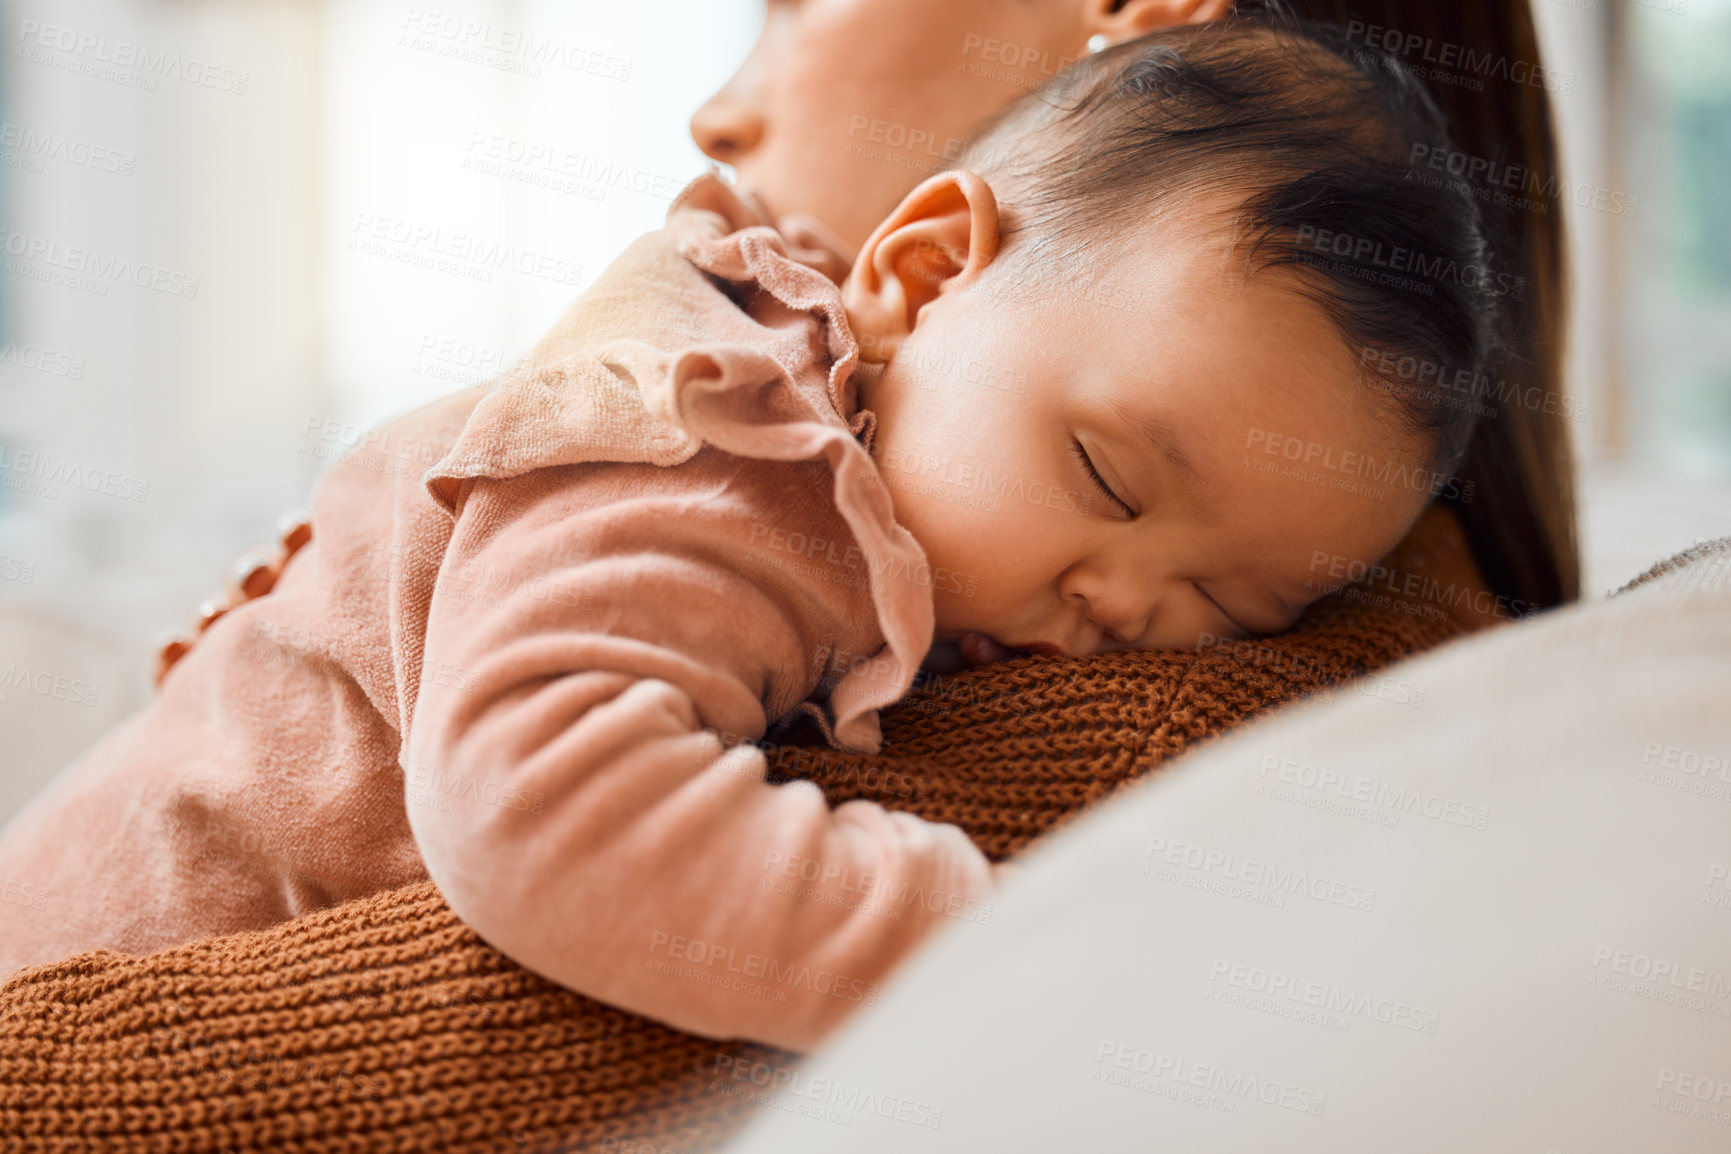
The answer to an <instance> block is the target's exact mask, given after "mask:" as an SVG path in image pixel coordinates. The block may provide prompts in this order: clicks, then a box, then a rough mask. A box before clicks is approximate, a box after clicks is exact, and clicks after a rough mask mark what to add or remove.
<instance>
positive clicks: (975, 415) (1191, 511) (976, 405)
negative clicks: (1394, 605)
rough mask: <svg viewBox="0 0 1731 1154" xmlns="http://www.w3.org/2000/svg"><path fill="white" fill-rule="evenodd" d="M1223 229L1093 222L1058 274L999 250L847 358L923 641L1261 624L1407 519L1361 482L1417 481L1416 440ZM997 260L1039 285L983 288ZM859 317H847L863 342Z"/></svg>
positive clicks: (1197, 219)
mask: <svg viewBox="0 0 1731 1154" xmlns="http://www.w3.org/2000/svg"><path fill="white" fill-rule="evenodd" d="M1217 219H1218V218H1215V217H1209V218H1203V217H1201V216H1199V215H1193V216H1190V217H1186V218H1183V219H1170V218H1169V219H1168V220H1167V221H1166V222H1165V223H1164V224H1163V225H1160V226H1158V227H1154V226H1144V227H1142V228H1139V229H1137V230H1136V231H1135V232H1134V234H1132V235H1120V236H1118V237H1116V238H1109V239H1108V240H1107V246H1106V247H1107V251H1106V253H1104V254H1103V255H1101V256H1099V257H1096V258H1094V262H1093V263H1092V265H1091V266H1090V267H1088V268H1087V269H1086V271H1085V273H1083V274H1082V279H1079V280H1072V281H1071V282H1070V283H1069V284H1067V285H1066V284H1063V283H1061V279H1062V278H1060V277H1059V276H1058V275H1056V274H1055V271H1054V270H1049V269H1048V270H1040V269H1038V268H1032V269H1029V270H1027V271H1026V272H1024V273H1020V274H1018V273H1016V272H1014V271H1012V269H1011V267H1010V264H1011V262H1010V261H1008V260H1007V259H1005V258H997V259H995V260H994V261H993V263H992V264H991V265H990V266H988V267H986V268H985V269H984V270H983V271H982V272H981V273H980V274H979V275H978V277H977V278H976V279H974V280H973V281H972V283H969V284H966V285H962V284H959V283H958V284H947V285H945V286H944V291H942V292H940V293H939V294H938V295H937V296H936V297H935V298H934V299H931V300H930V301H929V303H927V304H925V305H924V306H923V307H922V308H920V309H919V311H918V315H917V321H916V323H915V324H914V326H913V328H912V330H911V332H908V333H906V334H905V337H903V338H902V340H901V343H900V345H899V347H896V348H895V349H894V352H893V355H892V356H890V358H889V360H888V363H887V365H885V366H884V368H883V370H882V373H881V376H875V377H874V376H873V374H872V372H871V371H870V370H869V369H868V371H867V372H866V373H864V374H862V376H861V378H860V389H861V393H860V403H861V404H862V405H863V406H864V407H866V408H870V409H873V410H875V411H876V413H877V417H878V431H877V435H876V441H875V444H874V446H873V456H874V459H875V460H876V462H877V465H878V468H879V471H880V473H881V474H882V476H883V478H884V481H885V483H886V484H887V485H888V486H889V490H890V494H891V498H892V501H893V504H894V508H895V513H896V517H897V519H898V520H899V521H900V522H901V523H902V524H903V525H905V526H906V527H907V528H908V529H909V530H910V531H911V532H912V533H913V534H914V536H915V537H916V538H917V539H918V540H919V542H920V543H921V545H922V546H923V547H924V548H925V550H926V554H927V559H928V560H929V561H930V562H931V565H932V567H933V569H932V572H933V577H932V588H933V593H934V597H935V601H936V611H937V633H936V637H937V640H938V641H956V640H959V639H962V638H963V635H964V634H969V633H977V634H984V635H986V636H988V637H989V638H991V639H993V640H995V641H996V642H997V643H998V644H999V645H1001V646H1004V647H1007V648H1010V649H1030V648H1034V649H1040V648H1045V647H1052V649H1053V650H1054V651H1058V652H1062V653H1063V654H1066V655H1069V656H1084V655H1089V654H1096V653H1103V652H1107V651H1110V650H1114V649H1123V648H1143V649H1182V648H1194V647H1196V646H1197V645H1198V644H1199V643H1201V642H1202V641H1203V637H1202V635H1203V634H1214V635H1217V636H1226V637H1242V636H1246V635H1251V634H1263V633H1273V632H1278V631H1280V630H1282V629H1285V628H1286V627H1287V626H1289V625H1291V624H1292V623H1293V622H1294V621H1295V620H1296V619H1297V618H1298V616H1299V615H1300V614H1301V613H1302V611H1303V610H1304V608H1305V606H1307V605H1308V604H1310V603H1311V602H1312V601H1314V600H1316V599H1317V598H1318V597H1321V596H1322V595H1323V594H1324V593H1325V592H1326V591H1327V590H1326V589H1325V588H1324V586H1325V585H1326V584H1327V582H1328V574H1329V571H1330V570H1331V569H1333V571H1335V572H1339V571H1340V566H1341V565H1343V564H1348V563H1351V562H1355V561H1361V562H1367V563H1368V562H1374V561H1376V560H1378V559H1379V558H1381V557H1382V556H1384V555H1385V554H1387V553H1388V551H1389V550H1391V549H1392V548H1393V547H1394V546H1395V545H1396V544H1397V543H1398V542H1399V541H1400V540H1401V538H1402V536H1403V535H1404V534H1405V532H1406V531H1407V529H1408V528H1409V527H1410V526H1411V525H1412V523H1413V522H1414V521H1415V520H1416V519H1417V517H1418V515H1419V513H1420V512H1421V511H1422V509H1423V507H1424V505H1425V503H1426V501H1427V500H1428V498H1429V490H1428V488H1427V487H1425V486H1424V485H1422V484H1421V485H1417V486H1415V485H1413V484H1410V483H1409V484H1404V485H1403V484H1390V483H1387V482H1386V481H1384V482H1379V481H1378V480H1377V474H1380V473H1382V469H1383V465H1384V463H1385V462H1388V461H1391V460H1392V461H1394V462H1395V463H1396V468H1395V470H1394V472H1393V475H1394V476H1397V477H1398V476H1409V477H1410V476H1419V477H1422V476H1425V474H1423V473H1422V470H1423V468H1424V446H1423V445H1422V444H1421V443H1420V442H1419V441H1418V440H1417V439H1416V438H1413V437H1411V436H1410V435H1409V434H1406V433H1404V432H1403V431H1401V430H1400V429H1399V428H1398V426H1396V425H1395V424H1394V423H1393V421H1392V418H1390V417H1389V416H1388V415H1387V414H1386V411H1385V410H1384V409H1383V408H1381V407H1380V406H1378V405H1376V404H1375V403H1374V399H1373V397H1372V396H1371V386H1369V385H1367V384H1364V383H1361V382H1360V381H1359V379H1358V375H1359V369H1358V364H1357V361H1358V358H1357V357H1356V356H1355V355H1354V352H1353V350H1351V349H1349V348H1347V347H1346V345H1345V343H1344V342H1343V340H1342V338H1341V337H1340V335H1339V333H1338V330H1337V329H1336V328H1335V327H1334V326H1333V325H1332V324H1331V323H1330V321H1329V320H1328V318H1327V317H1326V316H1325V315H1324V313H1323V312H1322V310H1321V309H1320V307H1319V306H1317V305H1315V304H1313V303H1312V302H1310V301H1309V300H1307V299H1306V298H1305V297H1304V296H1303V295H1301V294H1300V293H1299V292H1297V291H1295V285H1296V283H1297V282H1296V280H1295V279H1294V278H1293V277H1291V275H1290V274H1289V273H1286V272H1283V271H1271V272H1268V273H1262V274H1258V275H1255V276H1252V277H1248V278H1247V277H1246V275H1245V264H1244V259H1243V257H1242V256H1241V255H1236V256H1235V255H1232V254H1231V252H1230V245H1229V242H1228V238H1227V235H1226V233H1225V231H1224V229H1223V228H1222V227H1220V226H1219V224H1218V223H1215V222H1217ZM864 259H866V254H862V260H864ZM856 267H858V266H856ZM1017 275H1020V276H1022V277H1024V278H1027V279H1036V278H1037V279H1039V280H1040V281H1041V282H1042V283H1045V282H1046V281H1048V280H1049V281H1050V287H1046V288H1040V289H1037V290H1036V291H1032V292H1027V291H1023V292H1004V291H1002V290H1003V289H1004V288H1005V287H1006V282H1008V281H1010V280H1011V279H1012V278H1013V277H1015V276H1017ZM961 279H966V278H961ZM851 312H852V310H851V309H850V315H851ZM875 324H876V322H875V321H874V320H873V319H872V317H871V316H870V315H864V316H862V317H861V318H859V319H858V320H857V321H856V328H861V327H863V328H864V330H865V331H862V332H860V333H859V336H860V339H861V343H862V347H863V348H864V349H865V350H866V353H867V354H868V356H869V354H870V352H871V350H872V348H873V347H874V342H876V341H878V338H879V334H878V333H875V332H874V331H872V330H873V328H874V325H875ZM892 343H893V342H888V341H885V342H882V344H880V345H879V346H878V347H890V346H891V345H892ZM1381 399H1382V400H1384V401H1386V400H1387V398H1386V397H1385V398H1381ZM1270 446H1273V449H1274V451H1272V452H1271V451H1269V450H1270ZM1295 449H1296V450H1297V453H1296V455H1297V457H1298V460H1297V462H1296V463H1295V462H1294V461H1292V460H1290V459H1289V458H1290V457H1291V456H1293V455H1295V454H1294V450H1295ZM1078 450H1079V451H1080V452H1081V453H1085V454H1086V457H1087V459H1088V461H1089V462H1091V463H1092V466H1093V468H1094V469H1095V470H1097V471H1098V473H1099V477H1100V480H1101V481H1103V482H1104V485H1105V487H1106V489H1105V490H1102V488H1101V487H1100V485H1099V483H1097V482H1096V481H1095V479H1094V478H1093V477H1092V476H1091V475H1090V472H1089V464H1088V463H1085V462H1084V461H1083V460H1082V459H1081V457H1080V456H1079V455H1078ZM1366 458H1371V459H1373V460H1374V464H1373V465H1371V466H1369V470H1370V471H1369V472H1368V473H1367V472H1365V471H1364V470H1365V467H1366V465H1365V462H1366ZM1306 462H1308V465H1306ZM1403 467H1404V469H1405V470H1406V472H1405V473H1404V474H1403V473H1402V472H1401V470H1402V468H1403ZM1042 643H1043V644H1042ZM976 644H977V642H976V641H975V639H971V638H970V639H968V646H967V647H966V648H968V649H971V648H972V647H973V646H975V645H976ZM974 652H975V653H978V652H981V651H978V650H974ZM999 656H1001V654H999ZM985 659H988V658H986V657H983V656H972V655H971V660H973V661H974V662H976V663H977V662H978V661H980V660H985Z"/></svg>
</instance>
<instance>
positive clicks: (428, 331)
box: [0, 0, 1731, 822]
mask: <svg viewBox="0 0 1731 1154" xmlns="http://www.w3.org/2000/svg"><path fill="white" fill-rule="evenodd" d="M1535 4H1536V8H1537V9H1538V11H1537V17H1538V19H1539V22H1540V35H1541V40H1542V42H1543V45H1544V51H1545V55H1546V58H1547V61H1546V62H1547V65H1548V66H1549V67H1550V68H1551V69H1553V70H1556V71H1558V72H1560V73H1562V74H1563V75H1564V76H1565V77H1567V78H1568V82H1567V83H1566V84H1565V85H1564V86H1563V90H1561V91H1557V92H1554V93H1553V98H1554V99H1555V101H1556V104H1557V111H1558V117H1559V129H1560V132H1561V147H1562V159H1563V165H1564V173H1565V176H1566V178H1567V187H1566V188H1565V189H1564V190H1563V192H1562V194H1561V195H1560V196H1559V197H1558V198H1557V200H1556V202H1554V203H1552V204H1549V205H1538V206H1536V207H1535V208H1534V211H1561V212H1563V213H1564V214H1565V218H1566V221H1567V227H1568V228H1569V229H1570V231H1571V243H1572V246H1573V248H1572V252H1571V262H1572V266H1573V276H1572V280H1571V290H1572V292H1573V314H1572V315H1573V321H1572V324H1573V330H1572V339H1573V344H1572V354H1571V355H1572V364H1571V372H1570V377H1569V380H1570V387H1571V390H1572V391H1573V393H1574V396H1575V398H1576V402H1577V409H1576V411H1577V412H1578V413H1579V414H1580V418H1581V419H1579V420H1577V421H1576V422H1575V423H1574V425H1573V429H1574V435H1575V439H1576V446H1577V450H1578V452H1579V455H1580V457H1581V461H1582V474H1581V495H1582V531H1583V536H1584V546H1585V554H1586V565H1585V571H1586V588H1585V595H1586V596H1587V597H1589V598H1591V597H1599V596H1603V595H1604V594H1605V593H1607V592H1609V591H1610V590H1612V589H1614V588H1616V587H1617V586H1619V585H1621V584H1622V583H1623V582H1625V581H1627V580H1629V579H1630V578H1632V577H1634V576H1635V575H1637V574H1638V573H1639V572H1641V571H1642V570H1644V569H1645V568H1647V567H1648V566H1649V565H1651V564H1652V563H1654V562H1656V561H1658V560H1660V559H1661V558H1663V557H1665V556H1668V555H1670V554H1671V553H1674V552H1676V551H1677V550H1679V549H1682V548H1685V547H1687V546H1688V545H1690V544H1692V543H1694V542H1695V541H1697V540H1701V539H1705V538H1708V537H1715V536H1722V535H1726V534H1731V64H1728V63H1727V61H1731V0H1567V2H1565V0H1535ZM762 21H763V0H658V2H656V3H654V4H621V3H603V2H601V0H468V2H451V3H442V4H440V5H439V6H438V7H437V8H436V9H435V8H432V7H429V6H414V5H406V4H402V3H396V2H386V0H53V2H52V3H48V2H39V0H30V2H19V0H14V2H4V3H0V34H3V36H4V42H5V50H4V52H0V237H3V238H4V241H3V243H4V252H3V253H0V822H3V821H4V820H5V819H6V818H7V817H8V816H10V814H11V813H12V812H14V811H15V809H16V808H17V807H18V806H19V805H20V804H21V803H22V802H23V801H24V800H25V799H27V798H28V797H29V796H30V794H32V793H33V792H34V791H35V790H36V789H37V788H38V787H39V785H40V784H41V783H42V782H43V781H45V780H46V779H47V778H48V777H49V776H51V775H52V774H54V773H55V772H57V771H58V770H59V769H60V768H61V767H62V766H63V765H64V764H66V763H67V762H68V761H70V760H71V759H73V758H75V757H76V756H77V755H78V754H79V753H80V752H82V751H83V750H84V749H85V748H87V747H88V746H89V745H90V744H91V743H92V742H93V741H94V740H96V738H97V737H99V736H100V735H101V734H102V733H103V732H105V731H106V730H108V729H109V728H111V727H112V726H113V725H114V724H116V723H117V722H118V721H119V720H121V719H122V718H123V717H125V716H126V715H128V714H130V713H132V712H133V711H135V710H136V709H138V708H139V707H140V706H142V705H143V704H144V703H145V702H147V701H148V700H149V697H150V692H151V691H150V684H149V673H150V667H151V662H152V659H153V656H154V647H155V643H156V641H157V640H158V638H159V637H160V636H161V635H162V634H163V633H165V632H167V631H170V630H173V629H177V628H180V627H182V626H183V624H184V623H185V622H186V621H187V619H188V618H189V617H190V615H191V613H192V611H193V609H194V607H195V606H196V605H197V603H198V602H199V601H200V600H202V599H203V598H204V597H205V596H207V595H208V594H210V593H211V592H214V591H215V590H216V589H217V588H218V586H219V583H220V579H221V575H222V571H223V570H224V568H225V567H226V566H227V565H228V564H229V563H230V562H231V561H232V560H233V559H234V558H235V557H236V556H237V555H238V554H240V553H241V552H242V551H243V550H244V549H245V548H247V547H248V546H250V545H252V544H254V543H256V542H261V541H266V540H268V539H270V538H271V536H272V525H273V522H274V520H275V518H276V516H277V515H278V513H280V512H281V511H283V510H285V509H289V508H292V507H296V506H304V505H305V504H307V503H308V501H309V498H310V495H311V491H312V488H313V485H314V484H315V482H316V481H317V479H318V476H319V475H320V473H321V472H322V471H323V469H325V468H328V467H329V463H328V460H327V457H328V456H329V454H330V453H331V452H332V450H333V448H334V449H336V450H337V451H340V449H341V448H342V447H344V446H346V445H349V444H353V443H354V442H355V440H356V439H358V438H359V437H360V436H361V434H362V430H364V429H365V428H366V427H368V426H370V425H373V424H376V423H378V422H379V421H381V420H383V419H385V418H387V417H389V416H392V415H394V414H396V413H399V412H401V411H403V410H406V409H409V408H413V407H415V406H417V405H419V404H421V403H423V402H425V401H426V400H428V399H430V398H432V397H434V396H437V395H439V394H441V393H444V392H448V391H451V390H453V389H456V388H460V387H463V386H466V385H469V384H473V383H476V382H478V381H482V380H486V379H488V378H490V377H492V376H494V375H496V374H497V373H499V372H501V371H504V370H507V369H509V368H510V366H511V365H512V364H513V363H514V362H515V361H516V360H517V358H518V357H520V356H522V355H523V354H525V353H526V352H527V351H528V350H529V348H530V347H531V346H532V345H533V344H534V342H535V340H536V339H537V338H538V337H539V336H540V335H541V334H542V333H543V332H544V331H545V329H546V328H547V327H548V326H549V325H550V324H551V323H552V322H553V320H554V319H555V318H556V317H557V316H558V315H559V314H560V313H561V312H562V311H563V310H564V309H565V308H566V307H567V305H568V304H569V303H570V301H571V299H572V297H573V296H574V295H575V294H577V293H578V292H580V291H581V290H582V289H583V288H584V287H585V286H587V285H588V284H589V283H591V282H592V281H593V280H594V279H595V277H596V276H597V275H598V274H599V273H600V271H601V270H602V269H603V268H604V267H605V266H606V264H607V263H608V261H609V260H611V259H612V257H613V256H614V255H616V254H617V253H618V252H619V251H620V250H621V249H622V248H623V247H624V246H625V245H626V244H627V243H629V241H630V240H631V239H632V238H634V237H636V236H637V235H639V234H640V233H642V232H644V231H646V230H649V229H652V228H655V227H658V226H659V225H660V223H661V221H662V218H663V216H664V214H665V212H666V210H667V206H668V204H669V202H670V200H671V198H672V196H673V195H674V194H675V193H676V192H677V191H678V190H679V188H680V187H682V186H683V185H684V183H685V182H686V181H687V180H689V179H690V178H691V177H692V176H694V175H696V174H697V173H699V172H701V171H703V169H704V168H705V166H706V164H707V161H706V160H705V158H704V157H703V156H702V154H701V153H699V152H698V150H697V148H696V146H695V145H694V144H692V142H691V139H690V136H689V133H688V131H687V122H688V120H689V118H690V115H691V113H692V112H693V111H694V110H695V109H696V107H697V106H698V104H699V103H701V102H702V100H703V99H704V98H705V97H707V96H708V95H709V94H710V93H711V92H712V91H713V90H714V89H715V88H717V87H718V86H720V85H721V84H722V83H723V81H725V80H726V78H727V77H728V76H729V75H730V74H731V73H732V71H733V69H734V68H735V67H736V66H737V64H738V63H739V61H740V60H741V59H742V58H743V57H744V55H745V54H746V52H747V51H748V49H749V48H750V45H751V43H752V41H753V40H754V39H755V38H756V35H757V31H758V29H759V27H760V26H761V23H762ZM477 30H478V31H477ZM321 454H323V455H321ZM21 669H25V670H28V671H30V673H31V674H32V675H34V674H35V673H38V672H48V673H50V674H53V675H55V676H57V677H58V676H64V677H68V678H71V679H73V680H75V681H77V682H80V683H82V684H83V685H84V686H86V687H89V688H93V689H94V692H89V691H88V689H87V691H86V692H84V693H82V694H81V695H79V697H78V699H77V700H63V699H60V698H56V697H54V696H51V695H43V694H38V693H34V692H31V691H29V690H28V689H26V688H13V689H10V690H8V689H7V688H5V687H6V685H7V684H9V683H11V682H13V681H14V680H16V674H17V671H18V670H21Z"/></svg>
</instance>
